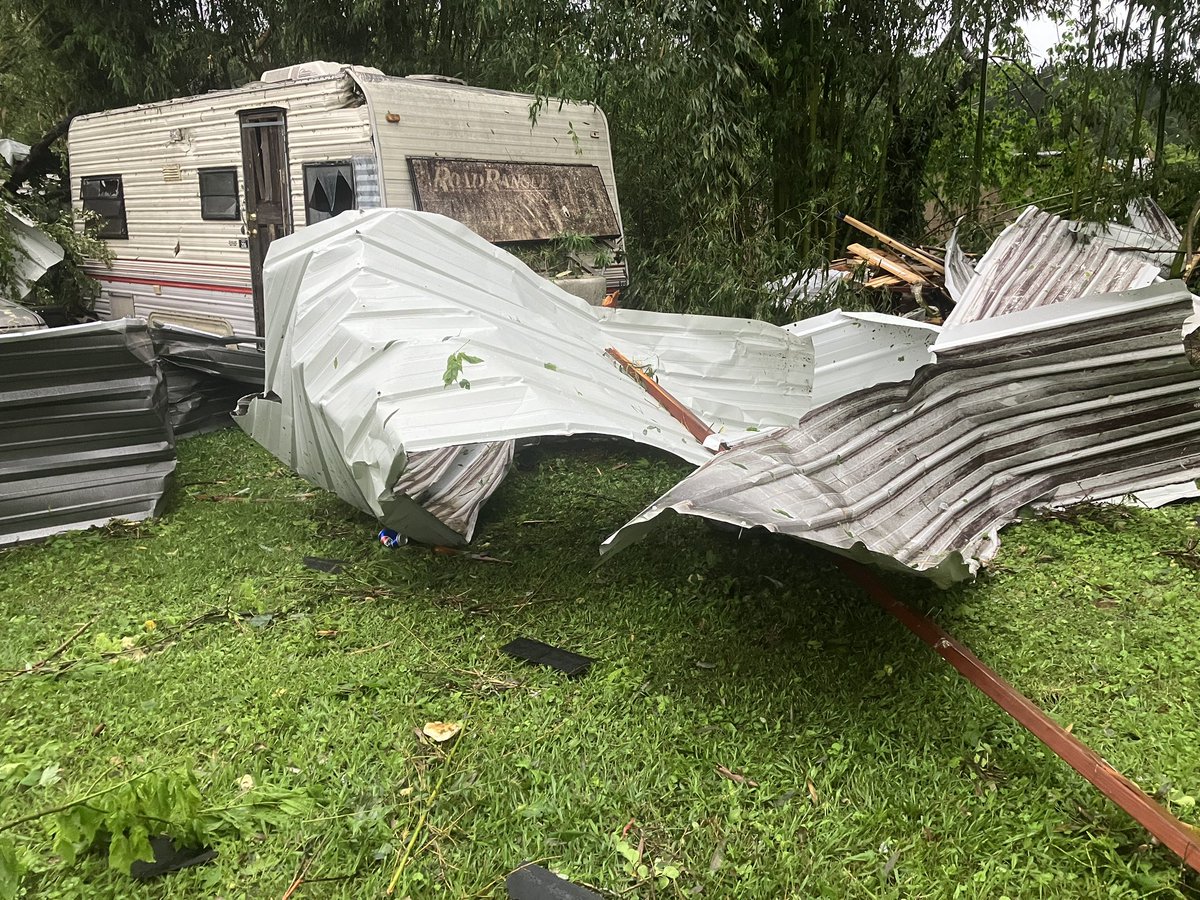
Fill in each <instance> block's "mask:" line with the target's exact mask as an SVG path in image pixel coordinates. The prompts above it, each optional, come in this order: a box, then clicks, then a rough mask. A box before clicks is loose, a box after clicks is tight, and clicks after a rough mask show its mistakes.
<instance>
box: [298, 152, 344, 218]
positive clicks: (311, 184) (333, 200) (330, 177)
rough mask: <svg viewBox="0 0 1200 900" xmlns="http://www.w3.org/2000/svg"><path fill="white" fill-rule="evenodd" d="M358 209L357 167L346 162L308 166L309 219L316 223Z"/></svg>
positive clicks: (306, 205) (306, 195) (306, 198)
mask: <svg viewBox="0 0 1200 900" xmlns="http://www.w3.org/2000/svg"><path fill="white" fill-rule="evenodd" d="M348 209H354V167H353V166H352V165H351V163H350V161H349V160H345V161H343V162H327V163H306V164H305V166H304V214H305V222H306V223H307V224H309V225H312V224H313V223H314V222H321V221H324V220H325V219H331V218H333V217H334V216H336V215H337V214H338V213H341V212H345V211H346V210H348Z"/></svg>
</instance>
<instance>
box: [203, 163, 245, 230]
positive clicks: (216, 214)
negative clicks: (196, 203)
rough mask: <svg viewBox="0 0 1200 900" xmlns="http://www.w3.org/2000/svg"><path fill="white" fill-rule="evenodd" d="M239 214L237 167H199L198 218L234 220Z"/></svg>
mask: <svg viewBox="0 0 1200 900" xmlns="http://www.w3.org/2000/svg"><path fill="white" fill-rule="evenodd" d="M240 214H241V206H240V204H239V203H238V183H237V169H235V168H233V167H232V166H231V167H229V168H224V169H201V170H200V218H202V219H210V220H212V219H216V220H219V221H232V222H236V221H237V220H238V218H240Z"/></svg>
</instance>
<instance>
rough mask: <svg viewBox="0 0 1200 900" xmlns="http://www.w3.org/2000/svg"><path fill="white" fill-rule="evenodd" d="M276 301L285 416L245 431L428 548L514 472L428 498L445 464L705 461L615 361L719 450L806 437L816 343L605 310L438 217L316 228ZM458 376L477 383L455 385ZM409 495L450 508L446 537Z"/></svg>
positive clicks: (273, 410) (389, 214) (269, 273)
mask: <svg viewBox="0 0 1200 900" xmlns="http://www.w3.org/2000/svg"><path fill="white" fill-rule="evenodd" d="M264 282H265V285H266V309H267V331H266V345H267V369H266V394H267V397H272V398H273V397H278V398H279V399H278V400H274V399H266V398H256V399H252V400H249V401H248V402H247V403H246V404H245V409H244V411H243V413H242V414H241V415H240V416H239V417H238V421H239V424H241V425H242V427H243V428H245V429H246V430H247V431H248V432H249V433H250V434H251V435H252V436H254V437H255V439H256V440H259V441H260V442H261V443H263V444H264V445H265V446H266V447H267V448H268V449H269V450H271V452H273V453H275V455H277V456H278V457H280V458H281V459H283V460H284V461H285V462H287V463H288V464H289V465H290V466H292V467H293V468H294V469H295V470H296V471H297V472H299V473H300V474H301V475H304V476H305V477H307V478H309V479H311V480H313V481H315V482H316V483H318V484H321V485H322V486H324V487H327V488H329V489H330V490H333V491H335V492H336V493H337V494H338V495H339V496H341V497H342V498H343V499H344V500H346V501H347V502H349V503H351V504H353V505H355V506H357V507H358V508H359V509H362V510H364V511H367V512H370V513H372V514H373V515H375V516H376V517H378V518H379V519H381V520H382V521H383V522H384V523H385V524H386V525H388V526H389V527H392V528H395V529H396V530H397V531H400V532H402V533H404V534H407V535H408V536H410V537H412V538H414V539H417V540H421V541H425V542H430V543H443V544H454V543H461V542H462V541H463V540H464V539H469V536H470V528H469V524H470V523H472V522H473V521H474V520H473V516H471V515H470V514H469V512H466V513H464V512H463V511H461V510H460V511H459V512H458V513H455V514H449V513H448V512H447V511H446V508H445V501H446V500H447V498H452V497H455V496H462V495H464V488H465V487H469V488H470V489H471V490H468V491H465V494H467V495H472V492H473V496H474V497H475V498H476V499H478V501H479V502H482V499H486V495H487V494H490V492H491V491H492V490H494V489H495V487H496V486H498V484H499V477H498V475H497V467H498V466H499V465H500V464H501V463H500V461H501V460H504V459H505V452H504V451H496V450H495V449H492V450H489V451H487V452H484V451H482V450H481V451H479V454H480V455H479V458H475V457H471V454H467V456H468V457H471V458H469V459H466V460H464V459H463V458H460V457H455V459H456V460H457V461H456V462H455V464H454V465H451V466H448V467H445V468H444V477H442V478H434V479H432V483H430V478H429V477H428V476H427V475H426V473H423V472H421V471H417V472H416V473H414V471H413V469H412V463H413V462H416V463H420V462H421V461H422V460H425V461H428V464H429V465H430V466H434V467H442V465H443V463H445V457H444V456H443V455H439V454H437V453H434V451H446V450H447V448H460V447H465V446H468V445H479V444H481V442H482V443H484V444H492V445H494V444H503V443H505V442H508V441H511V440H514V439H519V438H528V437H536V436H547V435H567V434H579V433H587V434H602V435H613V436H617V437H623V438H628V439H630V440H634V441H638V442H639V443H643V444H648V445H650V446H654V447H658V448H660V449H663V450H667V451H669V452H671V453H674V454H676V455H677V456H680V457H681V458H683V459H686V460H688V461H691V462H694V463H699V462H702V461H703V460H705V459H707V458H708V457H709V456H710V451H708V450H706V449H704V448H703V447H702V446H701V444H699V443H698V442H697V441H696V439H695V438H694V437H692V435H691V434H689V433H688V431H687V430H686V429H685V428H684V427H683V426H682V425H681V424H680V423H679V422H678V421H676V420H675V419H674V418H672V417H671V415H670V414H668V413H667V412H666V410H664V409H663V407H662V406H660V405H659V404H658V402H657V401H655V400H654V399H653V398H652V397H650V396H649V395H648V394H647V393H646V392H645V390H644V389H643V388H642V387H641V386H640V385H639V384H637V383H636V382H635V381H634V380H633V379H632V378H630V377H629V376H628V375H626V374H625V373H623V372H622V371H621V370H620V369H619V368H618V366H617V365H616V363H615V362H614V361H613V360H612V359H611V358H609V357H608V356H607V355H606V354H605V350H606V348H609V347H614V348H616V349H617V350H620V351H621V352H622V353H624V354H625V355H626V356H628V357H629V358H631V359H632V360H633V361H634V362H635V363H637V364H638V365H639V366H644V367H646V370H647V371H650V372H652V373H653V376H654V378H655V379H656V380H657V381H658V382H659V383H660V384H661V385H662V386H663V387H664V388H666V389H667V390H668V391H670V392H671V393H672V394H673V395H674V396H675V397H676V398H677V399H679V400H680V401H681V402H683V403H684V404H685V405H687V406H689V407H690V408H691V409H692V411H693V412H695V413H697V414H698V415H699V416H701V417H702V418H703V419H704V420H705V421H706V422H708V423H709V424H710V425H712V427H713V428H714V430H717V431H726V432H729V433H730V434H739V433H744V432H746V431H748V430H754V429H762V428H766V427H770V426H773V425H780V424H784V423H787V422H793V421H795V420H796V419H797V418H799V416H800V415H801V414H803V413H804V412H805V411H807V410H808V409H809V408H810V406H811V397H810V393H811V387H812V371H813V354H812V341H811V340H810V339H809V338H807V337H800V336H796V335H792V334H789V333H788V332H786V331H784V330H783V329H780V328H777V327H775V326H773V325H770V324H768V323H765V322H756V321H751V320H746V319H726V318H719V317H713V316H675V315H669V314H660V313H647V312H641V311H627V310H609V309H602V308H597V307H592V306H589V305H588V304H587V303H585V302H584V301H582V300H579V299H578V298H576V297H573V296H571V295H569V294H567V293H566V292H564V291H562V290H560V289H558V288H556V287H555V286H554V285H553V284H551V283H550V282H548V281H546V280H544V279H542V278H540V277H539V276H537V275H536V274H535V273H533V272H532V271H531V270H530V269H528V267H526V266H525V265H524V264H523V263H521V262H520V261H519V260H517V259H516V258H515V257H513V256H511V255H509V254H508V253H506V252H504V251H503V250H500V249H499V248H497V247H495V246H493V245H491V244H488V243H487V242H486V241H484V240H483V239H482V238H480V237H478V236H477V235H475V234H474V233H473V232H471V231H470V230H468V229H467V228H465V227H464V226H462V225H460V224H458V223H457V222H454V221H452V220H450V219H446V218H443V217H441V216H435V215H431V214H428V213H419V212H415V211H411V210H398V209H379V210H365V211H355V212H350V213H344V214H343V215H341V216H338V217H336V218H334V219H331V220H328V221H326V222H322V223H319V224H317V225H314V226H310V227H309V228H306V229H304V231H303V232H298V233H296V234H294V235H291V236H289V237H287V238H284V239H282V240H280V241H276V242H275V243H274V244H272V247H271V252H270V255H269V257H268V260H267V265H266V268H265V271H264ZM459 354H461V355H459ZM451 358H457V360H458V361H459V362H460V363H461V365H462V371H461V373H460V376H459V379H455V380H454V381H452V383H450V384H449V385H447V384H446V383H445V382H444V376H445V375H446V373H447V371H448V366H449V364H450V362H451ZM472 360H477V361H472ZM460 380H461V381H466V382H469V385H470V387H469V388H466V387H465V385H464V386H462V387H460V386H459V381H460ZM422 453H426V454H429V455H428V456H425V457H422V456H418V455H417V454H422ZM507 453H509V454H511V448H509V449H508V450H507ZM406 473H407V477H408V479H409V481H407V482H404V481H403V479H404V478H405V476H406ZM464 479H465V483H464ZM404 484H420V485H421V488H420V490H419V491H417V493H418V494H421V493H422V492H424V494H425V495H428V497H437V498H440V499H441V500H442V501H443V510H442V511H443V516H442V518H441V519H439V517H437V516H434V515H431V514H430V513H429V512H427V511H425V510H424V509H423V508H422V506H421V505H420V504H419V503H417V502H416V500H415V499H414V498H413V497H410V496H408V495H407V494H405V493H404V492H403V485H404ZM480 495H482V496H480ZM427 502H428V500H427ZM450 505H451V506H453V505H454V504H453V503H451V504H450ZM475 505H476V506H477V503H476V504H475ZM443 519H444V520H447V521H448V520H455V521H456V522H457V524H458V526H459V527H464V528H465V531H456V530H455V529H454V528H450V527H447V525H446V524H445V521H443Z"/></svg>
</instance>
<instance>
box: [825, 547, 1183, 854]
mask: <svg viewBox="0 0 1200 900" xmlns="http://www.w3.org/2000/svg"><path fill="white" fill-rule="evenodd" d="M838 565H839V566H840V567H841V569H842V571H843V572H845V573H846V574H847V575H848V576H849V577H850V579H851V580H852V581H853V582H854V583H855V584H857V585H858V586H859V587H860V588H862V589H863V590H864V591H865V592H866V594H867V596H868V597H870V598H871V599H872V600H873V601H874V602H875V603H876V604H877V605H878V606H880V607H881V608H883V609H884V610H885V611H887V612H889V613H891V614H892V615H893V616H895V617H896V618H897V619H898V620H899V621H900V623H901V624H902V625H904V627H905V628H907V629H908V630H909V631H911V632H912V633H913V634H915V635H916V636H917V637H919V638H920V639H921V640H922V641H924V642H925V643H926V644H928V645H929V646H930V647H932V648H933V649H934V651H935V652H936V653H937V654H938V655H939V656H941V657H942V658H943V659H944V660H946V662H948V663H950V665H952V666H954V668H955V669H957V670H958V672H959V674H960V675H962V676H963V677H964V678H966V679H967V680H968V681H970V682H971V684H973V685H975V687H977V688H979V689H980V690H981V691H983V692H984V693H985V694H987V695H988V697H990V698H991V699H992V700H993V701H994V702H995V703H996V705H997V706H999V707H1000V708H1001V709H1003V710H1004V711H1005V712H1006V713H1008V714H1009V715H1010V716H1012V717H1013V718H1014V719H1016V720H1017V721H1018V722H1019V723H1020V724H1021V725H1023V726H1024V727H1025V728H1027V729H1029V731H1030V732H1032V733H1033V736H1034V737H1036V738H1037V739H1038V740H1039V741H1041V742H1042V743H1043V744H1045V745H1046V746H1047V747H1049V748H1050V749H1051V750H1053V751H1054V752H1055V753H1056V754H1057V755H1058V756H1059V757H1060V758H1061V759H1063V760H1065V761H1066V763H1067V764H1068V765H1069V766H1070V767H1071V768H1072V769H1074V770H1075V771H1076V772H1078V773H1079V774H1080V775H1082V776H1083V777H1084V778H1086V779H1087V780H1088V781H1090V782H1091V783H1092V784H1093V785H1095V786H1096V788H1098V789H1099V790H1100V792H1101V793H1103V794H1104V795H1105V796H1106V797H1108V799H1110V800H1112V801H1113V803H1115V804H1117V806H1119V807H1121V809H1123V810H1125V812H1127V813H1129V815H1131V816H1132V817H1133V818H1134V819H1136V820H1137V821H1138V822H1139V823H1140V824H1141V825H1142V827H1144V828H1145V829H1146V830H1147V831H1149V832H1150V833H1151V834H1152V835H1154V837H1155V838H1157V839H1158V840H1159V842H1160V843H1162V844H1163V845H1164V846H1166V847H1168V848H1169V849H1171V850H1172V851H1174V852H1175V854H1176V855H1177V856H1179V858H1180V859H1182V860H1183V862H1184V863H1185V864H1186V865H1188V866H1190V867H1191V868H1192V869H1194V870H1196V871H1197V872H1200V837H1198V835H1197V832H1196V830H1195V829H1194V828H1192V827H1191V826H1190V825H1188V824H1187V823H1185V822H1181V821H1179V819H1177V818H1175V817H1174V816H1173V815H1171V814H1170V813H1169V812H1168V811H1167V810H1166V809H1164V808H1163V807H1162V806H1160V805H1159V804H1158V803H1155V802H1154V800H1153V799H1151V798H1150V797H1149V796H1147V795H1146V793H1145V791H1143V790H1142V789H1141V788H1139V787H1138V786H1137V785H1136V784H1134V783H1133V782H1132V781H1130V780H1129V779H1128V778H1126V777H1125V776H1124V775H1122V774H1121V773H1120V772H1118V771H1117V770H1116V769H1114V768H1113V767H1112V766H1111V765H1109V764H1108V763H1107V762H1106V761H1105V760H1104V759H1103V758H1102V757H1101V756H1100V755H1099V754H1098V753H1096V752H1095V751H1094V750H1092V749H1091V748H1090V747H1088V746H1087V745H1086V744H1084V743H1083V742H1082V741H1080V740H1079V738H1077V737H1075V735H1073V734H1071V733H1070V732H1069V731H1067V730H1066V729H1065V728H1063V727H1062V726H1061V725H1059V724H1058V723H1057V722H1055V721H1054V720H1053V719H1051V718H1050V717H1049V716H1048V715H1046V714H1045V713H1044V712H1042V710H1041V709H1039V708H1038V707H1037V706H1035V705H1034V704H1033V701H1031V700H1030V699H1029V698H1028V697H1026V696H1025V695H1024V694H1022V693H1021V692H1020V691H1018V690H1017V689H1016V688H1014V687H1013V686H1012V685H1011V684H1009V683H1008V682H1007V681H1005V680H1004V679H1003V678H1001V677H1000V676H999V675H998V674H996V673H995V672H993V671H992V670H991V669H990V668H988V667H987V666H986V665H985V664H984V663H983V661H982V660H980V659H979V657H977V656H976V655H975V654H974V653H972V652H971V651H970V650H968V649H967V648H966V647H965V646H963V645H962V644H960V643H959V642H958V641H957V640H955V639H954V638H953V637H952V636H950V635H949V634H948V633H946V631H944V630H943V629H942V628H941V627H940V626H939V625H938V624H937V623H936V622H934V621H933V620H932V619H930V618H928V617H927V616H923V615H921V614H920V613H919V612H917V611H916V610H914V609H913V608H912V607H910V606H907V605H905V604H904V603H902V602H901V601H900V600H899V599H897V598H896V597H895V596H894V595H893V594H892V592H891V591H889V590H888V589H887V586H886V585H885V584H884V583H883V582H882V581H880V580H879V578H878V577H876V576H875V575H874V574H873V573H872V572H871V571H869V570H868V569H867V568H865V567H864V566H862V565H859V564H858V563H856V562H853V561H851V560H848V559H844V558H842V559H839V560H838Z"/></svg>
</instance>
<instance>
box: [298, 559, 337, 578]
mask: <svg viewBox="0 0 1200 900" xmlns="http://www.w3.org/2000/svg"><path fill="white" fill-rule="evenodd" d="M304 565H306V566H308V568H310V569H314V570H316V571H317V572H328V573H329V574H330V575H338V574H341V572H342V570H343V569H345V568H346V560H344V559H326V558H325V557H323V556H306V557H304Z"/></svg>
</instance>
